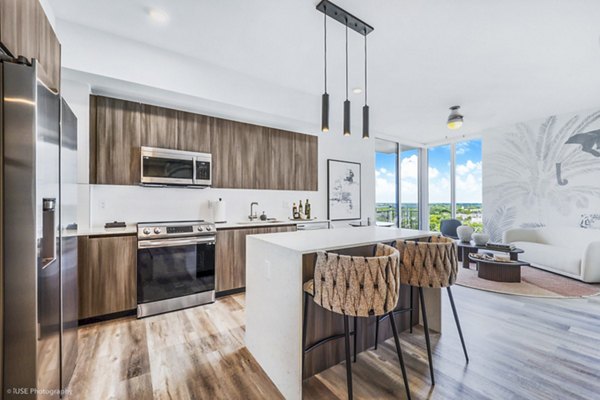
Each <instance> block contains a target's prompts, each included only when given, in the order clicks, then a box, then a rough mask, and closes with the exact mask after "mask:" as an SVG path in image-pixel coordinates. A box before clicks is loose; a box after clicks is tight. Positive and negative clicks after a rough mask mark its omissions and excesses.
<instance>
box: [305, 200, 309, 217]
mask: <svg viewBox="0 0 600 400" xmlns="http://www.w3.org/2000/svg"><path fill="white" fill-rule="evenodd" d="M304 210H305V214H306V219H310V203H309V202H308V199H306V203H304Z"/></svg>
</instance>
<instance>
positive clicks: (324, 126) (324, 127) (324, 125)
mask: <svg viewBox="0 0 600 400" xmlns="http://www.w3.org/2000/svg"><path fill="white" fill-rule="evenodd" d="M325 9H326V7H325ZM323 59H324V63H323V64H324V78H325V79H324V83H325V92H324V93H323V96H322V98H321V131H323V132H329V94H328V93H327V12H324V13H323Z"/></svg>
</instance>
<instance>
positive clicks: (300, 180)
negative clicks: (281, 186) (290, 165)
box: [292, 134, 319, 191]
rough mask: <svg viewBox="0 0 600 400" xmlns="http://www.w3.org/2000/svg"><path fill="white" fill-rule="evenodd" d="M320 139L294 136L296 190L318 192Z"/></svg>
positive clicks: (294, 184) (294, 183) (294, 185)
mask: <svg viewBox="0 0 600 400" xmlns="http://www.w3.org/2000/svg"><path fill="white" fill-rule="evenodd" d="M318 142H319V140H318V137H316V136H311V135H298V134H295V135H294V181H293V183H292V185H293V187H294V189H295V190H314V191H316V190H318V189H319V184H318V176H317V175H318V174H317V171H318V162H319V160H318V154H317V153H318Z"/></svg>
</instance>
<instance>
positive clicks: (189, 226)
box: [137, 221, 216, 240]
mask: <svg viewBox="0 0 600 400" xmlns="http://www.w3.org/2000/svg"><path fill="white" fill-rule="evenodd" d="M137 232H138V239H139V240H144V239H159V238H169V237H189V236H207V235H215V233H216V229H215V225H214V224H213V223H211V222H204V221H182V222H144V223H139V224H138V225H137Z"/></svg>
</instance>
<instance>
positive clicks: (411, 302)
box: [409, 286, 414, 333]
mask: <svg viewBox="0 0 600 400" xmlns="http://www.w3.org/2000/svg"><path fill="white" fill-rule="evenodd" d="M413 308H414V305H413V287H412V286H411V287H410V324H409V325H410V327H409V329H410V333H412V321H413Z"/></svg>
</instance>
